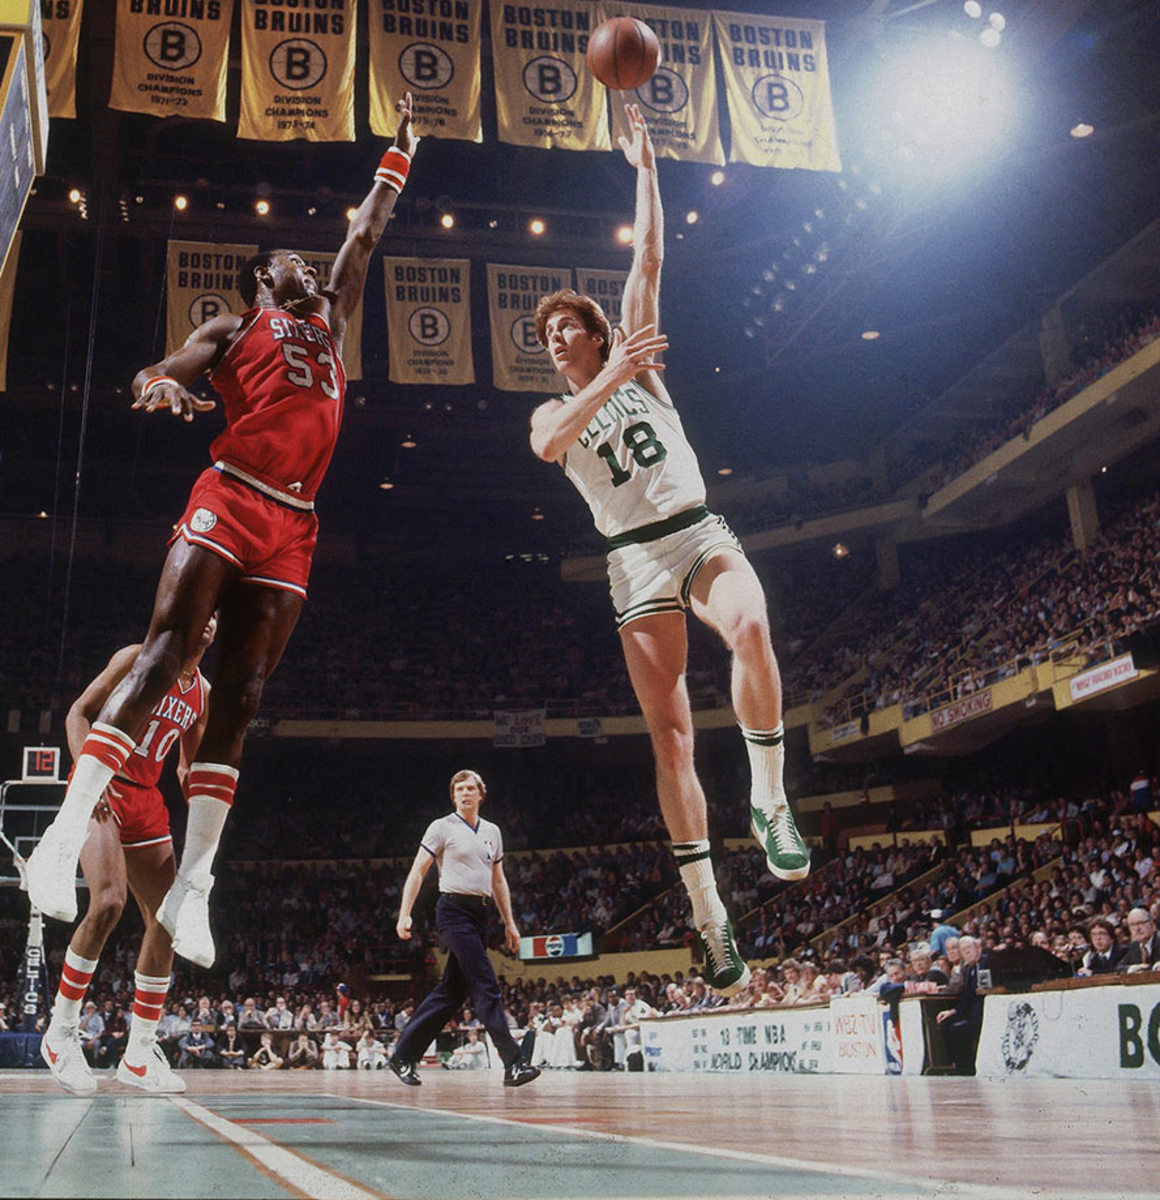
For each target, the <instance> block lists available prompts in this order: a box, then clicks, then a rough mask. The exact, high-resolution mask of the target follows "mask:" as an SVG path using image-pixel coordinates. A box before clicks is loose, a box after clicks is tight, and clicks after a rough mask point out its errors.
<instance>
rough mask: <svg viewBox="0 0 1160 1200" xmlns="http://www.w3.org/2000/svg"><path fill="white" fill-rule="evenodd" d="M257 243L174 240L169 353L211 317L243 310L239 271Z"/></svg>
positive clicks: (167, 331) (170, 263)
mask: <svg viewBox="0 0 1160 1200" xmlns="http://www.w3.org/2000/svg"><path fill="white" fill-rule="evenodd" d="M257 253H258V247H257V246H245V245H236V244H218V243H215V242H170V243H169V256H168V260H167V264H166V289H165V292H166V299H165V353H166V354H172V353H173V352H174V350H176V349H178V348H179V347H180V346H182V345H184V343H185V339H186V338H187V337H189V335H190V334H191V333H192V332H193V331H194V330H195V329H196V328H197V327H198V326H199V325H201V324H203V323H204V322H205V321H208V320H209V319H210V318H211V317H220V316H221V315H222V314H223V313H231V312H232V313H240V312H243V311H244V310H245V307H246V305H245V301H243V300H242V298H241V296H240V295H239V294H238V271H239V270H241V267H242V264H243V263H244V262H245V261H246V259H247V258H250V257H252V256H253V255H255V254H257Z"/></svg>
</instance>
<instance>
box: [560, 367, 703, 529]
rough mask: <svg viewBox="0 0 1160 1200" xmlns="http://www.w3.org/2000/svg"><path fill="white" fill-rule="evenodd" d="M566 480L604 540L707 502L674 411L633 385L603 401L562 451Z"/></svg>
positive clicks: (693, 458) (567, 401) (620, 389)
mask: <svg viewBox="0 0 1160 1200" xmlns="http://www.w3.org/2000/svg"><path fill="white" fill-rule="evenodd" d="M571 402H572V401H571V398H570V397H564V403H565V404H569V403H571ZM564 473H565V474H566V475H567V476H568V478H569V479H570V480H571V481H572V482H573V483H574V484H575V485H576V489H577V491H579V493H580V495H582V496H583V497H584V499H585V500H586V501H587V503H588V507H589V508H590V509H591V510H592V519H593V520H594V521H595V523H596V528H597V529H598V530H599V531H600V532H601V533H602V534H603V535H604V537H606V538H613V537H616V536H617V535H618V534H622V533H627V532H629V531H630V530H633V529H639V528H641V526H644V525H651V524H653V523H654V522H656V521H663V520H665V519H666V518H667V517H672V516H676V514H678V513H682V512H685V511H686V510H688V509H690V508H695V507H696V506H697V505H700V504H704V503H705V482H704V480H703V479H702V478H701V469H700V467H699V466H698V465H697V456H696V455H695V454H694V453H693V448H692V446H690V445H689V442H688V439H687V438H686V437H685V431H684V429H683V428H682V426H681V418H680V416H679V415H678V413H677V410H676V409H675V408H674V407H673V406H672V405H671V404H668V403H666V402H665V401H663V400H661V399H659V398H658V397H656V396H654V395H653V394H652V393H651V392H649V391H648V390H647V389H645V388H643V387H641V386H640V384H638V383H636V382H635V381H634V380H630V381H629V382H628V383H625V384H622V385H621V386H620V387H618V388H617V389H616V391H615V392H613V393H612V395H611V396H609V397H608V399H607V400H606V401H605V402H604V405H603V407H602V408H601V409H600V410H599V411H598V412H597V413H596V415H595V416H594V417H593V418H592V420H591V421H590V422H589V425H588V428H587V429H585V430H584V432H583V433H582V434H581V435H580V436H579V438H577V439H576V441H575V443H573V445H571V446H570V447H569V448H568V452H567V453H566V454H565V455H564Z"/></svg>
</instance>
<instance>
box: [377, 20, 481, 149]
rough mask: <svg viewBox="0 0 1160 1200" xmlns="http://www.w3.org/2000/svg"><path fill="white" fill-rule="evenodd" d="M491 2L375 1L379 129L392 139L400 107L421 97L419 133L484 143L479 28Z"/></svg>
mask: <svg viewBox="0 0 1160 1200" xmlns="http://www.w3.org/2000/svg"><path fill="white" fill-rule="evenodd" d="M482 11H483V0H370V41H371V55H370V58H371V75H370V119H371V130H372V131H373V132H374V133H377V134H379V135H380V136H381V137H391V136H393V135H394V132H395V130H396V129H397V128H398V125H399V114H398V112H397V111H396V110H395V105H396V104H397V103H398V102H399V101H400V100H402V98H403V93H404V92H410V93H411V95H412V98H413V101H414V112H415V131H416V132H417V133H418V134H419V136H420V137H425V136H428V135H434V136H435V137H441V138H458V139H459V140H461V141H465V142H481V141H483V125H482V124H481V122H480V115H479V113H480V100H479V98H480V73H479V45H480V38H479V31H480V24H481V18H480V14H481V13H482Z"/></svg>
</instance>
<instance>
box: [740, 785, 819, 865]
mask: <svg viewBox="0 0 1160 1200" xmlns="http://www.w3.org/2000/svg"><path fill="white" fill-rule="evenodd" d="M749 831H750V832H751V833H752V834H753V836H754V838H755V839H756V841H757V844H758V845H759V846H760V847H761V848H762V849H763V850H764V851H765V859H766V862H767V863H768V864H769V869H770V870H771V871H772V872H773V874H774V875H776V876H777V878H778V879H784V880H786V881H787V882H790V883H792V882H793V881H794V880H795V879H805V877H806V876H807V875H808V874H809V873H810V848H809V847H808V846H807V845H806V844H805V842H804V841H802V835H801V834H800V833H798V829H797V825H795V824H794V819H793V813H792V812H790V808H789V804H788V803H784V804H777V805H774V806H773V811H772V813H766V812H764V811H763V810H762V809H760V808H758V807H757V806H756V805H755V804H751V805H750V806H749Z"/></svg>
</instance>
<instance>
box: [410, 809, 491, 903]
mask: <svg viewBox="0 0 1160 1200" xmlns="http://www.w3.org/2000/svg"><path fill="white" fill-rule="evenodd" d="M420 845H421V846H422V847H423V849H424V850H426V851H427V853H428V854H430V855H431V856H432V858H434V859H435V861H436V862H437V863H438V864H439V890H440V891H441V892H450V893H453V894H455V895H460V896H490V895H491V869H492V866H493V865H494V864H495V863H497V862H501V861H502V860H503V835H502V834H501V833H500V831H499V826H498V825H493V824H492V823H491V822H490V821H485V820H484V819H483V818H482V817H480V818H478V820H477V821H476V824H475V826H474V828H473V827H472V826H471V825H469V824H468V823H467V822H466V821H465V820H464V819H463V818H462V817H461V816H460V815H459V814H458V813H457V812H453V813H448V815H447V816H445V817H440V818H439V819H438V820H437V821H432V822H431V824H430V825H428V826H427V832H426V833H425V834H423V840H422V842H420Z"/></svg>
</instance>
